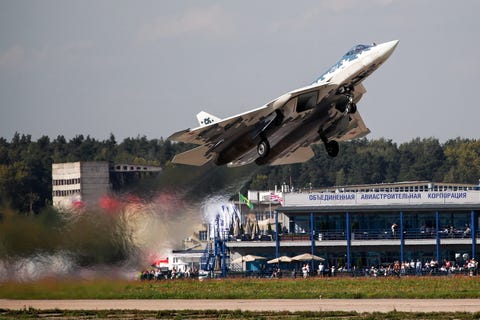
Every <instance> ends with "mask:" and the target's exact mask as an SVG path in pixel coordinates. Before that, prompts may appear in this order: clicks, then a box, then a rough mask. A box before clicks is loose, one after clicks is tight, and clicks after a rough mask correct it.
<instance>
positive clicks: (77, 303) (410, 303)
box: [0, 299, 480, 313]
mask: <svg viewBox="0 0 480 320" xmlns="http://www.w3.org/2000/svg"><path fill="white" fill-rule="evenodd" d="M24 308H34V309H39V310H53V309H60V310H151V311H157V310H242V311H292V312H294V311H356V312H359V313H363V312H390V311H402V312H427V313H430V312H470V313H473V312H480V299H353V300H352V299H235V300H226V299H220V300H213V299H212V300H180V299H171V300H169V299H167V300H153V299H152V300H145V299H143V300H9V299H0V309H11V310H21V309H24Z"/></svg>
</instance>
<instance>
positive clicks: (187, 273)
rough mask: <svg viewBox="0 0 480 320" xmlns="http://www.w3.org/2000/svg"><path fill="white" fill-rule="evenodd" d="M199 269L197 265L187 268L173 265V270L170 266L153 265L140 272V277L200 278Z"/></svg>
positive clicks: (143, 279) (147, 278) (153, 278)
mask: <svg viewBox="0 0 480 320" xmlns="http://www.w3.org/2000/svg"><path fill="white" fill-rule="evenodd" d="M198 275H199V270H198V268H197V267H193V268H190V267H189V266H187V267H185V268H177V267H173V268H172V269H171V270H170V269H168V268H157V267H152V268H148V269H145V270H143V271H142V272H140V274H139V279H140V280H142V281H145V280H168V279H189V278H194V279H196V278H198Z"/></svg>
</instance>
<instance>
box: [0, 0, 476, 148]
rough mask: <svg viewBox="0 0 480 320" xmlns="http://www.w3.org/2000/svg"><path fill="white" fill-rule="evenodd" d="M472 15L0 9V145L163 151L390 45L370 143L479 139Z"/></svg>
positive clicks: (10, 4) (361, 8)
mask: <svg viewBox="0 0 480 320" xmlns="http://www.w3.org/2000/svg"><path fill="white" fill-rule="evenodd" d="M478 12H480V1H476V0H463V1H444V0H441V1H435V0H432V1H427V0H420V1H417V0H363V1H356V0H333V1H322V0H312V1H309V0H298V1H281V0H280V1H277V0H265V1H156V0H155V1H153V0H152V1H143V0H139V1H136V0H135V1H133V0H132V1H125V0H123V1H122V0H101V1H96V0H95V1H93V0H82V1H80V0H77V1H73V0H42V1H34V0H29V1H25V0H0V137H4V138H6V139H7V140H10V139H11V138H12V137H13V135H14V133H15V132H19V133H21V134H31V135H32V138H33V139H38V138H40V137H41V136H43V135H47V136H49V137H51V138H52V139H54V138H55V137H57V136H58V135H63V136H65V137H66V138H67V139H71V138H73V137H74V136H76V135H78V134H83V135H84V136H86V135H90V136H91V137H93V138H96V139H99V140H104V139H107V138H108V137H109V136H110V134H111V133H113V134H114V136H115V137H116V139H117V141H122V140H123V139H124V138H127V137H137V136H146V137H147V138H149V139H159V138H167V137H168V136H169V135H170V134H172V133H174V132H176V131H179V130H183V129H186V128H189V127H196V126H197V125H198V124H197V121H196V117H195V115H196V114H197V113H198V112H199V111H201V110H205V111H207V112H209V113H211V114H213V115H216V116H218V117H220V118H224V117H228V116H232V115H234V114H237V113H240V112H245V111H247V110H249V109H253V108H257V107H260V106H262V105H264V104H265V103H268V102H269V101H271V100H272V99H274V98H276V97H279V96H281V95H282V94H284V93H286V92H288V91H291V90H294V89H296V88H299V87H303V86H305V85H308V84H309V83H311V82H312V81H313V80H314V79H316V78H317V77H318V76H319V75H321V74H322V73H323V72H324V71H325V70H327V69H328V68H329V67H330V66H331V65H333V64H334V63H335V62H336V61H337V60H339V59H340V58H341V56H342V55H343V54H344V53H345V52H346V51H348V49H349V48H351V47H352V46H354V45H356V44H360V43H366V44H369V43H372V42H376V43H381V42H386V41H390V40H400V43H399V45H398V46H397V48H396V51H395V52H394V53H393V55H392V56H391V57H390V58H389V60H388V61H387V62H386V63H385V64H384V65H383V66H382V67H380V68H379V69H378V70H377V71H376V72H375V73H373V74H372V75H371V76H370V77H369V78H368V79H366V80H365V81H364V86H365V87H366V89H367V93H366V94H365V95H364V96H363V98H362V100H361V101H360V102H359V103H358V110H359V112H360V113H361V115H362V117H363V119H364V121H365V123H366V125H367V126H368V127H369V128H370V130H371V133H370V135H369V136H368V137H369V138H370V139H379V138H385V139H389V140H392V141H394V142H397V143H403V142H408V141H410V140H412V139H414V138H417V137H420V138H429V137H434V138H437V139H439V140H440V141H441V142H444V141H447V140H448V139H454V138H456V137H461V138H472V139H478V138H479V133H478V132H479V130H478V129H477V125H478V119H479V118H480V105H479V102H478V91H477V90H479V89H478V85H479V84H480V81H479V80H478V76H479V74H480V59H479V57H480V41H478V40H479V39H480V37H479V35H480V19H478V17H477V15H478Z"/></svg>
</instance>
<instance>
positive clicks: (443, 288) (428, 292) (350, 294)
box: [0, 276, 480, 299]
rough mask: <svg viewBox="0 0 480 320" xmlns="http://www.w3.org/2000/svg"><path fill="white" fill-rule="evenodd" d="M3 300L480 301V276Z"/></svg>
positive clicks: (210, 283) (184, 287) (32, 287)
mask: <svg viewBox="0 0 480 320" xmlns="http://www.w3.org/2000/svg"><path fill="white" fill-rule="evenodd" d="M0 298H1V299H318V298H323V299H339V298H342V299H367V298H373V299H375V298H414V299H433V298H440V299H442V298H452V299H464V298H480V277H463V276H456V277H419V278H417V277H403V278H310V279H248V278H244V279H215V280H213V279H209V280H204V281H198V280H167V281H158V282H154V281H152V282H141V281H122V280H105V279H102V280H91V281H78V280H76V281H74V280H42V281H38V282H25V283H18V282H6V283H0Z"/></svg>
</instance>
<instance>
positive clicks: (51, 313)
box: [0, 309, 480, 320]
mask: <svg viewBox="0 0 480 320" xmlns="http://www.w3.org/2000/svg"><path fill="white" fill-rule="evenodd" d="M479 317H480V314H477V313H464V312H458V313H448V312H442V313H421V312H396V311H392V312H387V313H377V312H375V313H357V312H345V311H336V312H321V311H319V312H288V311H283V312H272V311H262V312H250V311H240V310H233V311H228V310H178V311H172V310H164V311H139V310H95V311H93V310H78V311H66V310H64V311H62V310H36V309H24V310H20V311H14V310H2V309H0V319H39V318H44V319H45V318H47V319H52V318H53V319H58V320H62V319H76V318H82V319H272V320H273V319H295V320H303V319H309V320H310V319H329V320H335V319H342V320H353V319H358V320H360V319H361V320H366V319H368V320H374V319H378V320H387V319H389V320H410V319H411V320H416V319H432V320H433V319H435V320H443V319H445V320H451V319H464V320H470V319H478V318H479Z"/></svg>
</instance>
